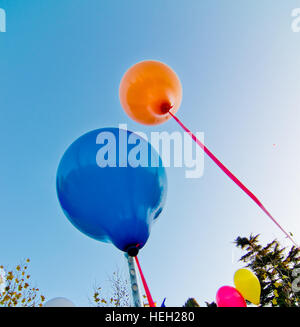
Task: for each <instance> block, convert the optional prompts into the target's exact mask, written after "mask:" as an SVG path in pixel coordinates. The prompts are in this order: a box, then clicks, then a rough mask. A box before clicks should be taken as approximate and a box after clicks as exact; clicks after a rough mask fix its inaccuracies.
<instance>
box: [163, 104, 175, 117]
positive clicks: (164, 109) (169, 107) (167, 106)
mask: <svg viewBox="0 0 300 327" xmlns="http://www.w3.org/2000/svg"><path fill="white" fill-rule="evenodd" d="M173 107H174V105H171V103H170V102H163V103H162V104H161V105H160V111H161V113H162V115H164V114H166V113H168V112H169V111H170V110H171V109H172V108H173Z"/></svg>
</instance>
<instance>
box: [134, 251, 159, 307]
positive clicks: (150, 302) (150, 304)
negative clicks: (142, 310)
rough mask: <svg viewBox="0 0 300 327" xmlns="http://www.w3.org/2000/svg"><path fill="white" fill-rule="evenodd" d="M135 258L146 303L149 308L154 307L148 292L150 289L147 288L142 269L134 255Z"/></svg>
mask: <svg viewBox="0 0 300 327" xmlns="http://www.w3.org/2000/svg"><path fill="white" fill-rule="evenodd" d="M134 258H135V262H136V264H137V266H138V269H139V272H140V276H141V279H142V283H143V286H144V289H145V292H146V296H147V300H148V303H149V306H150V307H151V308H154V307H155V303H154V301H153V299H152V296H151V293H150V290H149V287H148V285H147V282H146V279H145V277H144V274H143V271H142V268H141V265H140V262H139V259H138V257H137V256H136V257H134Z"/></svg>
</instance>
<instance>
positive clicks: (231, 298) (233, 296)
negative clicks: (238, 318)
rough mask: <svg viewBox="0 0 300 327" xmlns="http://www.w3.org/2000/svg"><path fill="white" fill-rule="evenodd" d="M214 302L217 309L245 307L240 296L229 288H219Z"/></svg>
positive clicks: (236, 291)
mask: <svg viewBox="0 0 300 327" xmlns="http://www.w3.org/2000/svg"><path fill="white" fill-rule="evenodd" d="M216 301H217V306H218V307H247V304H246V301H245V299H244V298H243V296H242V294H241V293H240V292H239V291H238V290H236V289H235V288H234V287H231V286H223V287H221V288H219V290H218V292H217V296H216Z"/></svg>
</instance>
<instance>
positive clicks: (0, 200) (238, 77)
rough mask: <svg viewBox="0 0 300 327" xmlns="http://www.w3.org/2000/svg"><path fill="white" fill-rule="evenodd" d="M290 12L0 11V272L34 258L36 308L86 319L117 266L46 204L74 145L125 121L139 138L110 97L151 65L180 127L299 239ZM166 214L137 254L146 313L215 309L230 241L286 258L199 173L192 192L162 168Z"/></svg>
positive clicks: (58, 1) (16, 4)
mask: <svg viewBox="0 0 300 327" xmlns="http://www.w3.org/2000/svg"><path fill="white" fill-rule="evenodd" d="M296 7H299V2H298V1H285V2H283V1H276V2H275V1H271V0H264V1H250V0H249V1H243V2H241V3H239V2H238V1H233V0H227V1H222V0H219V1H217V0H214V1H208V0H205V1H204V0H203V1H198V0H189V1H183V0H163V1H162V0H152V1H151V2H150V1H136V0H130V1H125V0H112V1H109V0H102V1H100V0H63V1H62V0H52V1H39V0H27V1H21V0H14V1H9V0H0V8H3V9H5V10H6V14H7V32H6V33H0V117H1V118H0V149H1V160H0V171H1V174H0V205H1V216H0V240H1V251H0V263H1V264H4V265H5V266H9V267H11V266H13V265H14V264H17V263H19V261H20V260H21V259H22V258H26V257H30V258H31V275H32V276H33V280H34V282H35V283H36V284H37V285H38V286H39V288H40V289H41V290H42V292H43V293H44V294H45V295H46V297H47V299H51V298H53V297H56V296H64V297H67V298H69V299H71V300H72V301H73V302H74V303H75V304H76V305H88V304H89V303H88V296H89V295H91V293H92V287H93V285H94V283H95V281H97V282H98V283H100V284H101V283H102V284H105V281H106V280H107V276H108V275H110V274H111V273H112V272H113V271H114V270H115V269H116V267H119V268H120V269H122V270H124V271H126V262H125V259H124V258H123V256H122V254H121V253H120V252H119V251H118V250H116V249H115V248H114V247H113V246H112V245H107V244H102V243H99V242H97V241H95V240H92V239H89V238H88V237H86V236H85V235H83V234H81V233H80V232H79V231H77V230H76V229H75V228H74V227H73V226H72V225H71V224H70V223H69V221H68V220H67V219H66V218H65V217H64V215H63V212H62V210H61V209H60V207H59V203H58V201H57V196H56V190H55V176H56V170H57V166H58V163H59V160H60V158H61V156H62V155H63V153H64V151H65V149H66V148H67V147H68V146H69V145H70V144H71V143H72V142H73V141H74V140H75V139H76V138H77V137H79V136H80V135H82V134H84V133H86V132H87V131H90V130H93V129H96V128H101V127H105V126H118V124H119V123H126V124H127V125H128V128H129V129H131V130H134V131H136V130H138V131H143V132H146V133H150V132H151V131H168V132H172V131H177V130H179V126H178V125H177V124H176V123H175V122H174V121H169V122H167V123H166V124H164V125H160V126H151V127H149V126H142V125H138V124H137V123H135V122H133V121H132V120H130V118H129V117H127V116H126V114H125V113H124V112H123V110H122V108H121V106H120V103H119V99H118V86H119V82H120V79H121V78H122V75H123V73H124V72H125V71H126V69H127V68H128V67H129V66H131V65H132V64H134V63H136V62H138V61H141V60H144V59H155V60H161V61H163V62H165V63H167V64H168V65H170V66H171V67H172V68H174V70H175V71H176V72H177V74H178V75H179V77H180V79H181V81H182V85H183V102H182V106H181V108H180V110H179V111H178V117H180V118H181V119H182V121H183V122H184V123H185V124H186V125H187V126H188V127H189V128H190V129H191V130H192V131H194V132H196V131H200V132H204V134H205V143H206V145H207V146H208V147H209V148H210V149H211V150H212V152H214V153H215V154H216V155H217V156H218V157H219V159H220V160H221V161H223V162H224V164H226V165H227V166H228V168H230V169H231V170H232V171H233V172H234V174H235V175H236V176H237V177H239V178H240V179H241V180H242V181H243V182H244V183H245V184H246V186H248V187H249V188H250V189H251V190H252V191H253V192H254V193H255V194H256V195H257V196H258V197H259V198H260V199H261V201H262V202H263V203H264V204H265V206H266V207H267V208H268V209H269V210H270V211H271V213H272V214H273V215H274V216H275V217H276V218H277V219H278V220H279V222H280V223H281V224H282V225H283V227H285V228H286V229H287V230H288V231H292V232H293V234H294V236H295V239H296V240H297V241H298V243H299V241H300V233H299V217H300V201H299V195H300V176H299V166H300V155H299V138H300V129H299V123H300V114H299V109H300V108H299V106H300V92H299V85H300V66H299V53H300V33H293V32H292V30H291V23H292V17H291V11H292V9H293V8H296ZM167 174H168V195H167V202H166V205H165V209H164V211H163V213H162V215H161V217H160V219H159V221H158V222H157V224H156V225H155V226H154V228H153V230H152V234H151V236H150V239H149V241H148V244H147V245H146V246H145V248H144V249H143V251H142V252H141V254H140V261H141V264H142V266H143V268H144V273H145V275H146V278H147V281H148V283H149V286H150V289H151V292H152V295H153V297H154V298H155V300H157V301H158V302H161V301H162V300H163V298H164V297H167V305H169V306H171V305H172V306H181V305H183V304H184V302H185V301H186V299H187V298H188V297H191V296H193V297H195V298H196V299H197V300H198V301H199V302H200V304H202V305H203V304H204V301H212V300H214V298H215V294H216V291H217V289H218V288H219V287H221V286H223V285H233V274H234V272H235V270H236V269H238V268H239V267H240V264H238V263H237V259H238V257H239V255H240V253H239V251H238V250H235V249H234V245H233V244H232V242H233V240H234V239H235V238H236V237H237V236H239V235H240V236H248V235H249V234H250V233H261V234H262V240H263V241H270V240H272V239H273V238H275V237H276V238H278V239H279V240H281V241H282V242H283V243H284V244H286V245H288V244H290V243H289V242H288V241H287V240H285V239H284V236H283V235H282V233H281V232H280V231H279V230H278V228H277V227H276V226H275V225H274V224H272V222H271V221H270V220H269V219H268V218H267V217H266V216H265V215H264V214H263V213H262V212H261V211H260V210H259V208H258V207H257V206H256V205H255V204H254V203H253V202H252V201H251V200H250V199H249V198H248V197H247V196H246V195H245V194H243V193H242V192H241V191H240V190H239V189H238V188H237V187H236V185H234V184H233V183H232V182H231V181H230V180H229V179H228V178H227V177H226V176H225V175H224V174H223V173H222V172H221V171H219V169H218V168H217V167H216V166H215V165H214V164H213V163H212V162H211V161H210V160H209V159H208V158H206V159H205V171H204V175H203V177H202V178H200V179H194V180H192V179H186V178H185V169H184V168H167Z"/></svg>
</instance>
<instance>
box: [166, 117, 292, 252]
mask: <svg viewBox="0 0 300 327" xmlns="http://www.w3.org/2000/svg"><path fill="white" fill-rule="evenodd" d="M169 114H170V115H171V116H172V117H173V118H174V119H175V120H176V122H177V123H178V124H179V125H180V126H181V127H182V128H183V129H184V130H185V131H186V132H187V133H188V134H189V135H190V136H191V138H192V139H193V140H194V141H195V142H196V143H197V144H198V145H199V146H200V147H201V148H202V150H203V151H204V152H205V153H206V154H207V155H208V156H209V157H210V158H211V159H212V160H213V161H214V162H215V163H216V164H217V165H218V166H219V168H220V169H221V170H223V172H224V173H225V174H226V175H227V176H228V177H229V178H230V179H231V180H232V181H233V182H234V183H235V184H237V185H238V186H239V187H240V188H241V189H242V190H243V191H244V192H245V193H246V194H247V195H248V196H249V197H250V198H251V199H252V200H253V201H254V202H255V203H256V204H257V205H258V206H259V207H260V208H261V210H262V211H263V212H264V213H265V214H266V215H267V216H268V217H269V218H270V219H271V220H272V221H273V223H275V224H276V225H277V227H279V229H280V230H281V231H282V232H283V233H284V234H285V235H286V237H288V238H289V239H290V240H291V241H292V242H293V244H294V245H295V246H296V247H297V248H298V245H297V243H296V242H295V241H294V240H293V238H292V237H291V235H290V234H289V233H287V232H286V231H285V230H284V229H283V228H282V227H281V226H280V224H279V223H278V222H277V221H276V219H275V218H274V217H273V216H272V215H271V214H270V213H269V211H268V210H267V209H266V208H265V207H264V205H263V204H262V203H261V202H260V201H259V200H258V198H257V197H256V196H255V195H254V194H253V193H252V192H251V191H250V190H249V189H248V188H247V187H246V186H245V185H244V184H243V183H242V182H241V181H240V180H239V179H238V178H237V177H235V176H234V175H233V174H232V173H231V171H230V170H229V169H228V168H226V167H225V166H224V165H223V164H222V162H221V161H220V160H219V159H218V158H217V157H216V156H215V155H213V154H212V153H211V152H210V150H209V149H208V148H207V147H206V146H205V145H204V144H203V143H202V142H201V141H199V140H198V138H197V137H196V136H195V135H194V134H193V133H192V132H191V131H190V130H189V129H188V128H187V127H186V126H184V125H183V123H182V122H181V121H180V120H179V119H178V118H177V117H176V116H175V115H173V114H172V113H171V111H169Z"/></svg>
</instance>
